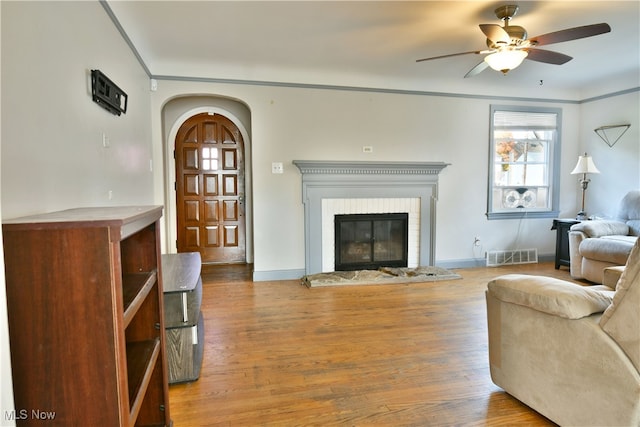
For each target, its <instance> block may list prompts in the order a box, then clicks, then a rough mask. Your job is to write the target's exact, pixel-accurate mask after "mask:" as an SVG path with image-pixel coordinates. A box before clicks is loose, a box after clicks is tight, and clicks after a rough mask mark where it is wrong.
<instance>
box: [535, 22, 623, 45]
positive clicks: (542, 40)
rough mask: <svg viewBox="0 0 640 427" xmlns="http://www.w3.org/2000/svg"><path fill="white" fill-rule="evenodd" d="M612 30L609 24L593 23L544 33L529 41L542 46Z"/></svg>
mask: <svg viewBox="0 0 640 427" xmlns="http://www.w3.org/2000/svg"><path fill="white" fill-rule="evenodd" d="M609 31H611V27H610V26H609V24H606V23H602V24H593V25H584V26H582V27H575V28H567V29H566V30H560V31H556V32H553V33H547V34H543V35H541V36H537V37H531V38H530V39H529V41H531V42H532V44H535V45H537V46H542V45H545V44H551V43H560V42H566V41H570V40H577V39H582V38H585V37H592V36H597V35H599V34H604V33H608V32H609Z"/></svg>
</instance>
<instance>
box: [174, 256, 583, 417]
mask: <svg viewBox="0 0 640 427" xmlns="http://www.w3.org/2000/svg"><path fill="white" fill-rule="evenodd" d="M456 271H457V272H458V273H460V274H461V275H462V276H463V279H462V280H452V281H446V282H445V281H443V282H431V283H418V284H415V283H414V284H410V285H372V286H347V287H328V288H313V289H309V288H306V287H304V286H302V285H300V284H299V282H298V281H277V282H255V283H254V282H252V281H251V280H250V277H251V276H250V270H249V269H248V268H246V267H244V266H218V267H207V268H206V269H203V283H204V285H203V287H204V290H203V294H204V296H203V303H202V307H203V308H202V310H203V314H204V317H205V342H206V345H205V350H204V352H205V354H204V363H203V366H202V372H201V377H200V379H199V380H198V381H195V382H193V383H187V384H178V385H173V386H171V387H170V405H171V417H172V419H173V421H174V425H175V426H176V427H183V426H184V427H187V426H215V425H220V426H229V425H231V426H244V425H246V426H249V425H250V426H255V425H277V426H293V425H296V426H298V425H322V426H326V425H350V426H388V425H393V426H400V425H408V426H451V425H456V426H459V425H465V426H466V425H475V426H482V425H486V426H501V425H510V426H512V425H521V426H524V425H526V426H550V425H554V424H553V423H551V422H550V421H549V420H547V419H545V418H544V417H542V416H541V415H539V414H537V413H536V412H535V411H533V410H531V409H529V408H528V407H526V406H524V405H523V404H521V403H520V402H518V401H517V400H515V399H514V398H512V397H511V396H509V395H507V394H506V393H505V392H503V391H502V390H501V389H500V388H498V387H497V386H495V385H494V384H493V383H492V382H491V379H490V375H489V370H488V356H487V330H486V309H485V299H484V290H485V288H486V283H487V282H488V281H489V280H490V279H492V278H493V277H496V276H499V275H501V274H507V273H514V272H522V273H527V274H542V275H547V276H554V277H559V278H562V279H567V280H570V278H569V273H568V271H567V270H566V269H565V268H563V269H561V270H555V269H554V268H553V263H541V264H532V265H523V266H509V267H506V266H505V267H499V268H485V267H479V268H472V269H461V270H456Z"/></svg>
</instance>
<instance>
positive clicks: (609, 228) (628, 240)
mask: <svg viewBox="0 0 640 427" xmlns="http://www.w3.org/2000/svg"><path fill="white" fill-rule="evenodd" d="M638 235H640V190H636V191H630V192H629V193H627V194H626V195H625V196H624V198H623V199H622V201H621V202H620V207H619V209H618V214H617V216H616V219H615V220H593V221H582V222H581V223H579V224H575V225H573V226H572V227H571V230H570V231H569V257H570V259H571V265H570V271H571V277H573V278H574V279H587V280H589V281H591V282H593V283H604V284H606V283H605V281H604V269H605V268H607V267H614V266H620V265H624V264H625V263H626V262H627V257H628V256H629V252H631V248H632V247H633V244H634V243H635V241H636V240H637V239H638Z"/></svg>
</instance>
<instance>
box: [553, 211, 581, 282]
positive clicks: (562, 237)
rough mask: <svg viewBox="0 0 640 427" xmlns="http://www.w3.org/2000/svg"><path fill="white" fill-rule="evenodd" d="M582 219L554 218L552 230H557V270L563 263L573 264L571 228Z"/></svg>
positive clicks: (566, 264)
mask: <svg viewBox="0 0 640 427" xmlns="http://www.w3.org/2000/svg"><path fill="white" fill-rule="evenodd" d="M578 223H580V221H578V220H577V219H572V218H561V219H554V220H553V225H552V226H551V229H552V230H556V270H557V269H559V268H560V266H561V265H565V266H567V267H568V266H569V265H571V259H570V256H569V229H570V228H571V226H572V225H573V224H578Z"/></svg>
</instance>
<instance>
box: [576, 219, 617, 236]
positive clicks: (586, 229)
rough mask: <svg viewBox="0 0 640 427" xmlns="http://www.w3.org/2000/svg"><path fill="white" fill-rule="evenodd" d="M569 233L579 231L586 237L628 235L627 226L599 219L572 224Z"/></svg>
mask: <svg viewBox="0 0 640 427" xmlns="http://www.w3.org/2000/svg"><path fill="white" fill-rule="evenodd" d="M571 231H581V232H583V233H584V234H586V236H587V237H602V236H616V235H617V236H626V235H628V234H629V226H628V225H627V224H625V223H624V222H620V221H611V220H605V219H599V220H594V221H582V222H580V223H578V224H574V225H572V226H571Z"/></svg>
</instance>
